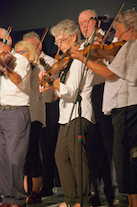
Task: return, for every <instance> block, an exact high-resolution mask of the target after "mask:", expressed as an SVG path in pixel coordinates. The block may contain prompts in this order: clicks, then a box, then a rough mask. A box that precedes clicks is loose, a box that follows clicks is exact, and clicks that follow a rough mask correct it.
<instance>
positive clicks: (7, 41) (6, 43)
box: [0, 38, 10, 46]
mask: <svg viewBox="0 0 137 207" xmlns="http://www.w3.org/2000/svg"><path fill="white" fill-rule="evenodd" d="M0 42H3V43H4V44H5V45H7V46H9V45H10V40H9V39H2V38H0Z"/></svg>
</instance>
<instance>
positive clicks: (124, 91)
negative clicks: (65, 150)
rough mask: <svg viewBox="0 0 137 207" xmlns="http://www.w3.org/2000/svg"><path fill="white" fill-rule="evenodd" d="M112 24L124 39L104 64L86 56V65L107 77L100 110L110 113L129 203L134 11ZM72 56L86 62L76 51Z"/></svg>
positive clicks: (136, 89)
mask: <svg viewBox="0 0 137 207" xmlns="http://www.w3.org/2000/svg"><path fill="white" fill-rule="evenodd" d="M114 28H115V30H116V33H115V36H116V37H117V38H118V40H119V41H122V40H125V41H127V42H126V43H125V44H124V45H123V46H122V48H121V49H120V50H119V52H118V53H117V55H116V57H115V58H114V60H113V61H112V63H111V64H110V65H109V66H108V67H106V66H103V65H99V64H97V63H96V62H93V61H91V60H89V61H88V62H87V66H88V67H89V68H90V69H91V70H92V71H94V72H95V73H97V74H99V75H102V76H103V77H105V78H106V82H105V90H104V100H103V112H104V113H105V114H109V113H111V114H112V118H113V126H114V146H113V156H114V161H115V166H116V175H117V182H118V188H119V191H120V193H128V198H129V207H136V206H137V130H136V125H137V96H136V94H137V78H136V77H137V58H136V57H137V12H136V11H133V10H127V11H125V12H123V13H121V14H119V15H118V17H117V19H116V21H115V23H114ZM71 52H72V54H71V56H72V57H73V58H77V59H79V60H81V61H82V60H83V62H85V60H86V58H85V57H84V59H83V57H82V55H81V54H80V53H79V52H76V51H74V50H72V51H71Z"/></svg>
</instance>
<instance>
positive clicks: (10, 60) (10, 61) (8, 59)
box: [0, 52, 16, 73]
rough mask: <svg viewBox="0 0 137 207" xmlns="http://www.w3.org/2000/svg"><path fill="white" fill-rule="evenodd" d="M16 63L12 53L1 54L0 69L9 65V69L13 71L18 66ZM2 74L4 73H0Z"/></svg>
mask: <svg viewBox="0 0 137 207" xmlns="http://www.w3.org/2000/svg"><path fill="white" fill-rule="evenodd" d="M15 61H16V57H14V56H13V55H12V54H11V53H9V52H7V53H5V52H2V53H0V68H3V66H5V65H7V66H8V67H9V68H11V69H12V70H13V69H14V68H15V66H16V63H15ZM0 73H2V71H0Z"/></svg>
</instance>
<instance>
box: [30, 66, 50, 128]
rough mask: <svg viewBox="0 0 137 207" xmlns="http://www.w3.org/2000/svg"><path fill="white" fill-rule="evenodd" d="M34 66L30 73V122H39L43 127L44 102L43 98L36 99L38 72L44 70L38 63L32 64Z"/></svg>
mask: <svg viewBox="0 0 137 207" xmlns="http://www.w3.org/2000/svg"><path fill="white" fill-rule="evenodd" d="M33 66H35V67H34V68H33V70H32V71H31V78H30V107H29V108H30V117H31V122H34V121H39V122H41V123H42V124H43V125H44V126H45V123H46V113H45V101H44V99H43V98H41V99H38V96H39V94H40V92H39V77H38V74H39V73H40V71H42V70H44V68H43V66H42V65H40V64H39V63H37V64H33Z"/></svg>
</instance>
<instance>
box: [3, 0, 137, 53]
mask: <svg viewBox="0 0 137 207" xmlns="http://www.w3.org/2000/svg"><path fill="white" fill-rule="evenodd" d="M121 3H125V4H124V7H123V9H122V11H125V10H127V9H131V8H132V6H133V5H134V4H137V0H125V1H124V2H123V1H121V0H68V1H66V0H0V27H4V28H5V29H7V28H8V27H9V26H12V32H11V36H12V38H13V46H14V44H15V43H16V42H18V41H19V40H21V39H22V35H23V34H24V33H26V32H28V31H32V30H34V31H36V32H37V33H38V34H39V35H40V37H41V36H42V34H43V32H44V28H45V27H52V26H54V25H56V24H57V23H58V22H60V21H61V20H64V19H66V18H69V19H73V20H74V21H75V22H77V17H78V15H79V13H80V12H81V11H83V10H85V9H95V11H96V12H97V14H98V15H99V16H103V15H104V14H108V15H109V16H110V17H111V18H113V17H114V16H115V15H116V13H117V11H118V9H119V7H120V5H121ZM135 6H136V5H135ZM106 28H107V27H106ZM53 43H54V39H53V37H52V36H51V35H50V33H49V32H48V34H47V35H46V37H45V40H44V42H43V48H44V51H45V52H46V53H47V54H50V55H51V56H54V50H55V48H56V47H55V46H54V44H53Z"/></svg>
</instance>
